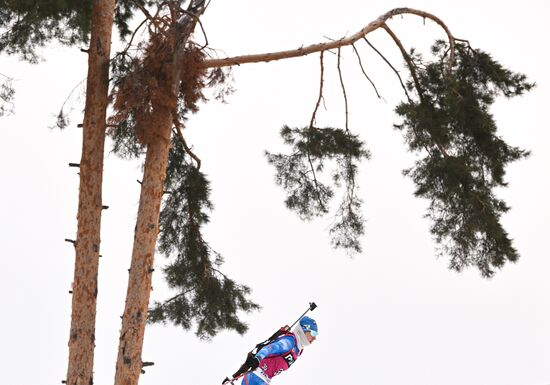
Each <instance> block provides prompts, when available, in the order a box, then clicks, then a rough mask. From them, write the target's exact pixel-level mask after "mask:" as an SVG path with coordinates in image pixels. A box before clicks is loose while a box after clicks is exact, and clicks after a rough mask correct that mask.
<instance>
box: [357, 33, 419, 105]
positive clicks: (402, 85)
mask: <svg viewBox="0 0 550 385" xmlns="http://www.w3.org/2000/svg"><path fill="white" fill-rule="evenodd" d="M363 39H364V40H365V41H366V42H367V44H368V45H369V46H370V47H371V48H372V49H373V50H374V51H375V52H376V53H377V54H378V55H379V56H380V57H381V58H382V60H384V61H385V62H386V64H387V65H389V66H390V68H391V69H392V70H393V72H395V74H396V75H397V78H398V79H399V83H400V84H401V87H402V88H403V91H405V95H406V96H407V99H408V100H409V102H411V101H412V99H411V97H410V96H409V92H408V91H407V87H405V83H403V79H402V78H401V75H400V74H399V71H398V70H397V69H396V68H395V67H394V66H393V64H391V63H390V61H389V60H388V59H387V58H386V57H385V56H384V55H383V54H382V52H380V51H379V50H378V49H377V48H376V47H375V46H374V45H372V43H371V42H370V41H368V39H367V38H366V37H364V38H363Z"/></svg>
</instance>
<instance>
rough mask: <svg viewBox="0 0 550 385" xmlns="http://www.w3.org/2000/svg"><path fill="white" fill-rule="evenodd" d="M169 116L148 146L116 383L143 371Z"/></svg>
mask: <svg viewBox="0 0 550 385" xmlns="http://www.w3.org/2000/svg"><path fill="white" fill-rule="evenodd" d="M171 127H172V114H171V112H170V111H169V110H165V111H162V116H160V117H159V120H158V128H159V131H158V132H159V134H161V135H162V137H161V138H158V139H157V140H155V141H153V142H152V143H150V144H149V145H147V155H146V158H145V167H144V171H143V182H142V184H141V194H140V199H139V208H138V215H137V222H136V231H135V236H134V246H133V250H132V262H131V265H130V275H129V279H128V291H127V294H126V306H125V309H124V315H123V316H122V329H121V331H120V341H119V348H118V358H117V365H116V374H115V384H116V385H135V384H137V383H138V379H139V375H140V372H141V369H142V359H141V352H142V348H143V339H144V333H145V323H146V320H147V309H148V306H149V297H150V292H151V278H152V269H153V260H154V255H155V247H156V242H157V236H158V231H159V230H158V222H159V215H160V205H161V201H162V195H163V193H164V179H165V177H166V165H167V160H168V152H169V150H170V133H171Z"/></svg>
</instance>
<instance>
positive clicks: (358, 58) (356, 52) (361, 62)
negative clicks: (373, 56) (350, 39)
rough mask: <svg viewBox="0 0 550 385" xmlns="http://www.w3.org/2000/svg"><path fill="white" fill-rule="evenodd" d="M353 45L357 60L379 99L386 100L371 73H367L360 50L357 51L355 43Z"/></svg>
mask: <svg viewBox="0 0 550 385" xmlns="http://www.w3.org/2000/svg"><path fill="white" fill-rule="evenodd" d="M351 46H352V48H353V52H355V55H356V56H357V61H358V62H359V67H360V68H361V71H362V72H363V75H365V77H366V78H367V80H368V81H369V82H370V84H371V85H372V88H374V92H376V96H378V99H382V100H384V101H385V99H384V98H383V97H382V96H380V94H379V93H378V89H377V88H376V85H375V84H374V82H373V81H372V80H371V78H370V77H369V75H367V72H366V71H365V67H363V61H362V60H361V55H359V51H357V48H355V44H352V45H351Z"/></svg>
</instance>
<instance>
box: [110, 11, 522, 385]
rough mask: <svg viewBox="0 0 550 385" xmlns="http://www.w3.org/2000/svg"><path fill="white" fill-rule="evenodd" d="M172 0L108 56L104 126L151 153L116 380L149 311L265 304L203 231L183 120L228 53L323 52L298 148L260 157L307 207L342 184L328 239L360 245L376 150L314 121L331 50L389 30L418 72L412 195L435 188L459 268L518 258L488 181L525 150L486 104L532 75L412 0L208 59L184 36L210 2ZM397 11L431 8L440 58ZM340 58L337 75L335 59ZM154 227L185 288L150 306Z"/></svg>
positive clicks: (204, 201) (203, 205)
mask: <svg viewBox="0 0 550 385" xmlns="http://www.w3.org/2000/svg"><path fill="white" fill-rule="evenodd" d="M178 4H179V3H176V2H169V3H165V4H163V7H164V9H159V10H157V11H156V12H151V13H149V12H148V11H147V10H145V9H143V12H144V13H145V14H146V15H147V17H148V22H149V41H148V42H147V43H146V44H142V45H140V46H138V47H141V48H142V50H141V56H138V57H130V56H129V55H128V53H127V52H123V53H122V54H121V55H119V56H117V58H116V60H115V61H114V62H113V68H114V70H113V74H114V75H115V76H114V78H115V82H114V85H115V87H114V90H113V99H114V110H115V115H114V116H113V118H112V121H111V124H112V126H113V128H112V129H111V130H110V131H109V134H110V135H111V137H112V138H113V140H114V150H115V152H117V153H118V154H120V155H122V156H140V155H142V154H143V153H145V166H144V175H143V180H142V187H141V196H140V207H139V210H138V218H137V225H136V233H135V238H134V249H133V252H132V265H131V270H130V277H129V284H128V291H127V299H126V308H125V312H124V316H123V322H122V330H121V338H120V345H119V357H118V361H117V375H116V381H115V383H116V384H117V385H118V384H123V383H124V384H136V383H137V381H138V378H139V372H140V370H141V367H142V365H143V362H142V361H141V348H142V344H143V334H144V329H145V323H146V321H147V319H148V320H149V321H150V322H173V323H175V324H178V325H181V326H182V327H184V328H185V329H190V328H191V327H193V325H194V324H195V325H196V333H197V334H198V335H199V336H204V337H208V336H212V335H214V334H215V333H216V332H217V331H218V330H220V329H222V328H231V329H235V330H237V331H239V332H242V331H244V330H245V325H244V324H242V323H241V321H239V320H238V318H237V317H236V314H237V312H238V311H239V310H244V311H248V310H251V309H254V308H256V307H257V305H255V304H254V303H252V302H250V300H248V299H247V294H248V288H246V287H242V286H239V285H237V284H236V283H234V282H233V281H232V280H230V279H229V278H228V277H226V276H225V275H224V274H223V273H221V272H220V271H219V269H218V267H219V265H220V264H221V257H220V256H219V254H217V253H216V252H214V251H213V250H212V249H211V248H210V246H209V245H208V243H207V242H206V241H205V240H204V239H203V237H202V234H201V226H202V225H203V224H205V223H207V222H208V215H207V211H208V210H209V209H210V208H211V203H210V200H209V182H208V181H207V180H206V177H205V175H204V174H202V173H201V172H200V159H199V158H198V157H197V156H196V154H194V153H193V152H192V151H191V150H190V148H189V147H188V146H187V144H186V141H185V138H184V137H183V134H182V130H181V128H182V127H183V125H184V121H185V117H186V116H187V114H189V113H194V112H197V111H198V105H197V103H198V102H199V101H204V96H203V94H202V90H203V89H204V88H207V87H219V86H222V87H223V82H224V71H223V68H224V67H227V66H232V65H240V64H244V63H254V62H263V61H271V60H281V59H285V58H290V57H297V56H304V55H308V54H311V53H320V62H321V88H320V92H319V100H318V102H317V106H316V108H315V110H314V113H313V116H312V117H311V119H310V121H309V124H307V125H304V126H303V127H297V128H291V127H288V126H286V125H285V126H284V127H283V129H282V130H281V136H282V138H283V141H284V142H285V144H287V145H288V146H290V147H291V151H290V153H289V154H272V153H269V152H267V153H266V156H267V159H268V162H269V163H270V164H272V165H273V166H274V167H275V171H276V183H277V184H279V185H281V186H282V187H283V188H284V189H285V190H286V192H287V194H288V196H287V199H286V204H287V206H288V208H289V209H291V210H294V211H296V212H297V214H298V215H299V216H300V217H301V218H303V219H306V220H307V219H311V218H313V217H317V216H321V215H325V214H327V213H329V211H330V207H331V205H330V202H331V199H332V198H333V197H334V196H335V195H336V194H335V190H336V189H338V188H341V189H342V190H343V192H342V194H341V195H342V200H341V202H340V204H339V205H337V209H336V212H335V213H334V214H335V217H336V218H337V221H336V222H335V223H334V225H333V226H332V227H331V229H330V234H331V238H332V243H333V245H334V246H336V247H341V248H345V249H348V250H351V251H355V252H358V251H360V249H361V248H360V236H361V235H362V234H363V232H364V223H363V219H362V216H361V203H362V201H361V198H360V197H359V195H358V192H357V191H358V190H357V183H356V175H357V171H358V167H359V164H360V162H361V161H362V160H364V159H367V158H368V157H369V151H368V149H367V148H366V147H365V145H364V143H363V142H362V141H361V140H360V138H359V135H357V134H354V133H352V132H351V130H350V129H349V127H348V126H347V122H346V125H345V127H343V128H334V127H326V128H320V127H318V126H317V124H316V111H317V108H318V107H319V103H320V101H321V99H322V95H323V53H324V52H326V51H327V50H337V51H338V64H339V63H340V55H341V48H343V47H345V46H350V45H351V46H353V44H354V43H355V42H357V41H358V40H359V39H365V36H366V35H367V34H368V33H370V32H372V31H374V30H376V29H378V28H382V29H384V30H385V31H387V32H388V34H389V35H390V36H391V37H392V39H393V40H394V41H395V43H396V45H397V46H398V47H399V49H400V50H401V52H402V54H403V58H404V60H405V63H406V65H407V66H408V68H409V72H410V76H411V80H409V81H408V83H407V86H405V85H404V89H405V91H406V96H407V101H406V102H404V103H401V104H400V105H399V106H398V107H397V108H396V112H397V114H398V116H400V117H402V119H403V122H402V123H400V124H396V128H398V129H399V130H400V131H402V132H403V133H404V135H405V139H406V141H407V143H408V145H409V150H410V151H413V152H415V153H418V154H419V156H423V158H421V160H419V161H418V162H417V163H416V164H415V166H414V167H412V168H411V169H409V170H407V171H405V173H406V175H409V176H411V177H412V178H413V181H414V182H415V183H416V185H417V191H416V195H417V196H420V197H425V198H428V199H429V200H430V201H431V206H430V211H429V214H428V215H429V216H430V218H431V219H432V221H433V226H432V232H433V234H434V235H435V239H436V241H437V242H438V243H439V244H440V245H441V250H442V252H443V253H444V254H446V255H449V256H450V257H451V268H453V269H456V270H461V269H462V268H464V267H467V266H470V265H474V266H477V267H478V268H479V269H480V271H481V273H482V274H483V275H484V276H491V275H492V274H493V273H494V269H495V268H499V267H501V266H502V265H503V264H504V262H505V261H506V260H509V261H514V260H516V259H517V252H516V251H515V249H514V248H513V247H512V245H511V241H510V239H509V238H508V236H507V234H506V233H505V231H504V230H503V228H502V226H501V225H500V222H499V219H500V214H501V213H503V212H505V211H506V210H507V207H506V205H505V204H504V202H502V201H500V200H498V199H496V198H495V196H494V188H495V187H498V186H503V185H505V183H504V181H503V176H504V169H505V166H506V164H507V163H509V162H511V161H514V160H517V159H520V158H522V157H524V156H526V155H527V152H525V151H523V150H520V149H517V148H514V147H511V146H509V145H508V144H507V143H505V142H504V141H503V140H502V139H501V138H499V137H498V136H496V126H495V123H494V121H493V119H492V117H491V115H490V113H489V111H488V110H489V106H490V104H491V103H492V102H493V101H494V98H495V97H496V96H498V95H500V94H503V95H505V96H515V95H520V94H521V93H523V92H524V91H528V90H529V89H530V88H531V87H532V84H530V83H529V82H527V80H526V78H525V76H524V75H521V74H516V73H513V72H511V71H509V70H507V69H505V68H503V67H502V66H501V65H500V64H498V63H497V62H496V61H494V60H492V59H491V58H490V56H488V55H487V54H485V53H483V52H481V51H476V50H473V49H472V48H471V47H469V46H468V45H467V44H464V42H463V41H461V40H458V39H455V38H454V37H453V36H452V34H451V33H450V31H449V29H448V28H447V26H446V25H445V24H444V23H443V22H442V21H441V20H440V19H438V18H437V17H435V16H434V15H431V14H429V13H426V12H423V11H418V10H414V9H409V8H399V9H394V10H392V11H389V12H387V13H386V14H384V15H382V16H380V17H379V18H378V19H376V20H374V21H373V22H371V23H370V24H369V25H367V26H366V27H365V28H363V29H362V30H361V31H359V32H358V33H356V34H354V35H352V36H350V37H347V38H343V39H340V40H336V41H332V42H327V43H321V44H314V45H311V46H306V47H301V48H299V49H296V50H289V51H282V52H274V53H266V54H257V55H246V56H239V57H232V58H224V59H212V58H209V57H208V56H207V55H206V53H205V51H204V47H200V46H198V45H197V44H195V43H194V42H193V41H192V40H191V38H190V34H191V32H192V31H193V29H194V26H195V24H196V23H197V20H198V19H199V17H200V15H201V14H202V13H203V12H204V10H205V6H204V2H203V1H200V0H197V1H191V3H190V5H189V6H188V8H187V9H186V10H185V11H184V10H182V9H181V8H180V7H179V5H178ZM163 11H164V12H163ZM152 14H155V16H152ZM402 14H413V15H417V16H421V17H423V18H427V19H430V20H433V21H435V22H436V23H437V24H439V25H440V26H441V27H442V28H443V29H444V31H445V32H446V33H447V35H448V41H447V42H446V43H443V42H436V44H435V45H434V49H433V55H434V57H433V58H430V59H428V60H424V59H423V58H422V57H421V56H420V55H417V54H415V52H414V50H413V51H412V52H411V53H407V52H406V50H405V49H404V48H403V46H402V45H401V43H400V41H399V39H398V38H397V36H396V35H395V34H394V33H393V31H392V30H391V29H390V28H389V27H388V25H387V23H386V22H387V21H388V20H389V19H391V18H392V17H393V16H396V15H402ZM182 30H183V32H182ZM178 31H179V33H178ZM174 36H177V38H175V39H174ZM365 40H366V39H365ZM367 42H368V41H367ZM369 44H370V43H369ZM338 71H339V72H340V76H341V71H340V66H339V65H338ZM411 93H414V94H415V95H414V96H411ZM222 94H223V90H222ZM344 98H346V96H345V89H344ZM346 114H347V100H346ZM327 180H328V182H327ZM157 238H158V242H159V244H158V246H159V251H161V252H162V253H164V254H166V255H168V256H171V257H172V259H171V262H170V263H169V264H168V265H167V267H166V268H165V271H164V273H165V276H166V279H167V282H168V285H169V286H170V287H171V288H172V289H174V290H175V291H176V292H177V293H176V295H174V296H173V297H171V298H169V299H168V300H166V301H164V302H160V303H155V304H153V306H152V308H148V302H149V291H150V282H151V274H152V273H153V270H152V266H153V258H154V253H155V245H156V243H157Z"/></svg>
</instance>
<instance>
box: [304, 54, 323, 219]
mask: <svg viewBox="0 0 550 385" xmlns="http://www.w3.org/2000/svg"><path fill="white" fill-rule="evenodd" d="M323 52H324V51H321V54H320V59H319V61H320V66H321V76H320V79H321V80H320V84H319V98H318V99H317V103H316V104H315V109H314V110H313V114H312V115H311V122H310V123H309V129H308V132H307V143H308V146H307V160H308V162H309V167H310V169H311V173H312V174H313V183H314V184H315V191H316V192H317V200H318V201H319V205H320V206H321V207H322V208H323V209H325V205H324V204H323V201H322V200H321V194H320V192H319V182H318V181H317V175H316V174H315V167H313V161H312V160H311V151H310V147H309V144H310V143H311V133H312V131H313V129H314V127H313V124H314V123H315V117H316V115H317V109H318V108H319V104H320V103H321V99H322V98H323V83H324V77H325V75H324V73H325V66H324V64H323Z"/></svg>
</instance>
